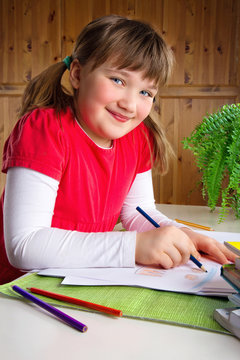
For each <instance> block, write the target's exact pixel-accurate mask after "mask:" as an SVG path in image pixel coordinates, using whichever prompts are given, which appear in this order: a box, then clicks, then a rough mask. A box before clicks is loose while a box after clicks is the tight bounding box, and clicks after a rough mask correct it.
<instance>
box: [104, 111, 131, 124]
mask: <svg viewBox="0 0 240 360" xmlns="http://www.w3.org/2000/svg"><path fill="white" fill-rule="evenodd" d="M107 111H108V112H109V113H110V114H111V115H112V117H114V119H116V120H117V121H120V122H127V121H129V120H130V118H129V117H127V116H124V115H121V114H119V113H116V112H115V111H111V110H109V109H107Z"/></svg>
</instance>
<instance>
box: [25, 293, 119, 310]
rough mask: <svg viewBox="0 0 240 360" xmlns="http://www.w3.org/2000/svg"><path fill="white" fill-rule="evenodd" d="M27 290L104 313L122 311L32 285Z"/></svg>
mask: <svg viewBox="0 0 240 360" xmlns="http://www.w3.org/2000/svg"><path fill="white" fill-rule="evenodd" d="M28 290H30V291H31V292H33V293H35V294H39V295H43V296H46V297H49V298H53V299H57V300H60V301H65V302H68V303H71V304H76V305H80V306H83V307H87V308H90V309H93V310H97V311H100V312H103V313H106V314H110V315H114V316H122V311H121V310H116V309H112V308H110V307H107V306H103V305H99V304H95V303H91V302H88V301H84V300H80V299H76V298H73V297H70V296H66V295H61V294H56V293H53V292H50V291H47V290H42V289H37V288H34V287H31V288H28Z"/></svg>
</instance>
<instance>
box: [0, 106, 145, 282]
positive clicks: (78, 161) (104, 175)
mask: <svg viewBox="0 0 240 360" xmlns="http://www.w3.org/2000/svg"><path fill="white" fill-rule="evenodd" d="M146 135H147V136H148V137H149V134H148V130H147V128H146V127H145V125H144V124H143V123H142V124H140V125H139V126H138V127H137V128H136V129H134V130H133V131H132V132H130V133H129V134H127V135H125V136H123V137H122V138H120V139H117V140H114V142H113V147H112V148H111V149H102V148H100V147H98V146H97V145H96V144H94V143H93V141H92V140H91V139H90V138H89V137H88V136H87V135H86V134H85V133H84V131H83V130H82V129H81V128H80V126H79V125H78V123H77V121H76V120H75V118H74V117H73V115H72V112H71V110H70V109H68V111H67V112H66V113H65V114H63V113H62V114H61V116H60V117H57V116H56V114H55V111H54V110H53V109H41V110H39V109H36V110H34V111H33V112H32V113H30V114H29V115H28V116H25V117H23V118H22V119H20V120H19V121H18V123H17V124H16V126H15V128H14V130H13V132H12V133H11V135H10V137H9V138H8V140H7V141H6V144H5V146H4V155H3V169H2V170H3V172H7V170H8V168H10V167H13V166H23V167H26V168H30V169H33V170H36V171H39V172H41V173H43V174H45V175H48V176H50V177H53V178H55V179H57V180H58V181H59V182H60V184H59V190H58V195H57V199H56V203H55V209H54V215H53V219H52V226H53V227H58V228H62V229H68V230H78V231H82V232H103V231H111V230H112V229H113V227H114V226H115V224H116V222H117V219H118V217H119V215H120V211H121V208H122V204H123V202H124V199H125V197H126V195H127V193H128V191H129V189H130V187H131V185H132V182H133V181H134V179H135V176H136V174H137V173H141V172H144V171H147V170H149V169H150V168H151V164H150V150H149V145H148V141H147V139H146ZM0 235H1V234H0ZM0 242H2V244H3V236H2V240H0ZM1 246H2V248H3V245H1ZM0 255H1V253H0ZM1 256H2V255H1ZM0 274H1V272H0ZM0 276H1V275H0Z"/></svg>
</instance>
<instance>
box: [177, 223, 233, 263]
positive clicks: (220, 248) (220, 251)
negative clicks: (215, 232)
mask: <svg viewBox="0 0 240 360" xmlns="http://www.w3.org/2000/svg"><path fill="white" fill-rule="evenodd" d="M181 231H182V232H184V233H185V234H186V235H188V237H189V238H190V239H191V240H192V242H193V244H194V245H195V247H196V249H197V250H198V251H201V252H203V253H204V254H206V256H207V257H209V258H211V259H212V260H214V261H216V262H218V263H220V264H227V263H229V262H234V261H235V259H236V257H237V255H235V254H234V253H233V252H231V251H230V250H228V249H227V247H226V246H225V245H224V244H220V243H219V242H218V241H217V240H215V239H213V238H211V237H208V236H205V235H203V234H199V233H197V232H195V231H193V230H191V229H188V228H185V227H182V228H181Z"/></svg>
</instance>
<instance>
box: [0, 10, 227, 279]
mask: <svg viewBox="0 0 240 360" xmlns="http://www.w3.org/2000/svg"><path fill="white" fill-rule="evenodd" d="M171 68H172V54H171V51H170V50H169V49H168V47H167V46H166V44H165V43H164V41H163V40H162V38H161V37H160V36H159V35H158V34H157V33H156V31H155V30H154V29H153V28H152V27H151V26H149V25H148V24H145V23H143V22H141V21H135V20H129V19H126V18H123V17H120V16H114V15H110V16H105V17H102V18H99V19H97V20H94V21H93V22H91V23H90V24H88V25H87V26H86V27H85V28H84V29H83V31H82V32H81V33H80V35H79V37H78V39H77V41H76V44H75V48H74V50H73V53H72V55H71V56H68V57H66V58H65V59H64V60H63V61H61V62H60V63H57V64H54V65H52V66H50V67H49V68H47V69H46V70H45V71H44V72H42V73H41V74H40V75H38V76H37V77H36V78H34V79H32V80H31V81H30V83H29V84H28V86H27V88H26V90H25V93H24V95H23V101H22V108H21V111H20V119H19V121H18V122H17V124H16V126H15V128H14V129H13V131H12V133H11V134H10V136H9V138H8V140H7V141H6V144H5V147H4V154H3V172H5V173H7V180H6V187H5V193H4V196H2V203H3V214H2V220H3V228H4V231H3V229H2V230H1V242H0V252H1V254H0V256H1V263H0V282H1V283H4V282H7V281H10V280H12V279H14V278H16V277H17V276H19V275H20V274H21V271H20V270H24V271H28V270H32V269H42V268H61V267H62V268H80V267H133V266H135V263H139V264H146V265H158V266H159V267H163V268H166V269H167V268H171V267H173V266H178V265H180V264H184V263H186V262H187V261H188V259H189V256H190V254H193V255H194V256H195V257H197V258H199V257H200V255H199V252H198V251H199V250H201V251H204V252H205V253H208V254H210V255H212V256H214V257H215V259H216V260H217V261H219V262H221V263H224V262H228V260H234V256H233V254H232V253H230V252H229V251H228V250H227V249H226V248H225V247H224V246H223V245H220V244H218V243H217V242H216V241H215V240H213V239H211V238H208V237H205V236H203V235H199V234H198V233H195V232H194V231H192V230H190V229H188V228H186V227H183V226H182V225H180V224H177V223H175V222H174V221H172V220H170V219H168V218H167V217H166V216H164V215H163V214H161V213H160V212H158V211H157V210H156V208H155V204H154V197H153V186H152V177H151V169H152V167H153V166H155V167H156V168H158V169H159V171H160V172H161V173H164V172H166V171H167V167H168V154H169V151H170V147H169V145H168V142H167V141H166V138H165V136H164V133H163V131H162V130H161V128H160V127H159V125H158V124H156V123H155V122H154V121H153V120H152V119H151V118H150V116H149V113H150V111H151V108H152V105H153V101H154V97H155V96H156V95H157V91H158V88H159V86H162V85H164V84H165V83H166V81H167V79H168V77H169V75H170V72H171ZM67 69H68V70H69V80H70V84H71V86H72V93H69V92H67V91H66V89H64V88H63V86H62V85H61V78H62V75H63V73H64V72H65V71H66V70H67ZM137 206H140V207H143V208H144V209H145V210H146V211H147V212H148V213H149V214H150V216H152V217H154V219H155V220H156V221H157V222H158V223H159V224H160V226H161V227H160V228H158V229H153V228H152V225H151V224H150V223H149V222H148V221H147V220H145V219H143V217H142V216H141V215H140V214H139V213H138V212H137V211H136V207H137ZM119 216H120V219H121V221H122V223H123V226H124V227H125V229H126V230H127V231H124V232H121V231H120V232H117V231H113V229H114V226H115V225H116V223H117V220H118V218H119ZM5 249H6V251H5Z"/></svg>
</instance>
